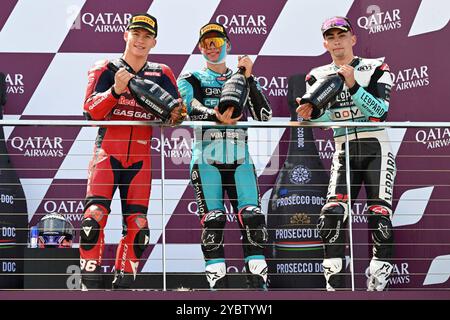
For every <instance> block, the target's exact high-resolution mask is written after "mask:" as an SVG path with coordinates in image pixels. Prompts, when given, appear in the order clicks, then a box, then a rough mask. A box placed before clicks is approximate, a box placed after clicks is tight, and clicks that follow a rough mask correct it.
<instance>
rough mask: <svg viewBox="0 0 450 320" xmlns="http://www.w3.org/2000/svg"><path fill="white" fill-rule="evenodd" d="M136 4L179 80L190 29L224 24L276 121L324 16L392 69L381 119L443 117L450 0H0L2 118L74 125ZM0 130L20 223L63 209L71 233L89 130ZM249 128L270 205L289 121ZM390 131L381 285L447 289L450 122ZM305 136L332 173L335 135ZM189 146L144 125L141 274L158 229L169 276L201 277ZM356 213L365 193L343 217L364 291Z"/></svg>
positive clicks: (158, 251) (113, 233) (448, 112)
mask: <svg viewBox="0 0 450 320" xmlns="http://www.w3.org/2000/svg"><path fill="white" fill-rule="evenodd" d="M135 12H149V13H151V14H152V15H154V16H156V17H157V19H158V25H159V26H158V42H157V45H156V47H155V48H154V49H153V50H152V52H151V54H150V56H149V60H151V61H155V62H160V63H165V64H167V65H168V66H170V67H171V69H172V70H173V72H174V73H175V76H178V75H179V74H180V73H182V72H185V71H189V70H195V69H199V68H202V67H203V66H204V60H203V57H202V56H201V54H200V53H199V51H198V49H197V48H196V42H197V40H198V32H199V29H200V27H201V26H203V25H204V24H206V23H208V22H219V23H221V24H223V25H225V27H226V28H227V30H228V33H229V36H230V39H231V42H232V51H231V54H230V55H229V56H228V59H227V63H228V66H229V67H230V68H232V69H236V64H237V57H238V55H242V54H248V55H249V56H250V57H251V58H252V59H253V61H254V63H255V64H254V69H253V73H254V74H255V75H256V76H257V78H258V81H259V83H260V85H261V86H262V88H263V90H264V92H265V94H266V95H267V97H268V98H269V100H270V102H271V104H272V108H273V110H274V117H275V119H274V120H273V121H281V120H284V121H287V120H288V119H290V111H289V108H288V103H287V92H288V78H289V77H290V76H292V75H295V74H306V73H308V71H309V70H310V69H311V68H313V67H316V66H320V65H323V64H326V63H329V62H330V57H329V54H328V53H327V52H325V49H324V47H323V44H322V36H321V33H320V25H321V22H322V21H323V20H325V19H326V18H328V17H331V16H334V15H344V16H348V17H349V18H350V20H351V22H352V23H353V26H354V29H355V33H356V36H357V44H356V46H355V48H354V52H355V54H357V55H359V56H362V57H367V58H378V57H384V59H385V62H386V63H387V64H389V66H390V70H391V74H392V78H393V80H394V87H393V90H392V95H391V96H392V100H391V104H390V110H389V117H388V121H449V120H450V108H449V107H448V101H450V91H449V90H448V75H449V71H450V63H449V61H448V59H447V57H446V56H445V54H446V53H447V52H449V51H450V42H449V41H448V39H449V36H450V32H449V31H450V30H449V26H448V21H449V17H450V3H449V2H448V1H446V0H422V1H421V0H396V1H392V0H390V1H388V0H371V1H366V0H360V1H354V0H338V1H336V0H317V1H307V0H266V1H259V0H247V1H242V0H192V1H186V0H129V1H120V0H39V1H36V0H2V1H1V3H0V71H1V72H3V73H5V74H6V82H7V93H8V102H7V104H6V106H5V108H4V113H5V116H4V118H5V119H71V120H73V119H80V120H81V119H84V118H83V116H82V104H83V99H84V92H85V89H86V85H87V71H88V70H89V68H90V67H91V66H92V65H93V64H94V63H95V62H96V61H97V60H100V59H113V58H117V57H119V56H120V55H121V53H122V52H123V50H124V40H123V32H124V30H125V28H126V25H127V22H128V19H129V18H130V16H131V14H132V13H135ZM277 118H278V119H277ZM4 131H5V136H6V144H7V149H8V152H9V154H10V158H11V162H12V165H13V167H14V168H15V170H16V173H17V175H18V177H19V179H20V182H21V184H22V187H23V190H24V193H25V197H26V200H27V210H28V220H29V223H30V225H34V224H35V223H36V222H37V221H38V219H39V217H41V216H42V215H44V214H46V213H49V212H59V213H62V214H64V215H65V216H66V217H67V218H68V219H69V220H71V221H72V222H73V224H74V226H75V227H76V228H79V226H80V221H81V219H82V212H83V199H84V196H85V192H86V178H87V168H88V162H89V160H90V158H91V155H92V151H93V147H94V139H95V136H96V133H97V129H96V128H77V127H64V128H61V127H57V128H50V127H26V126H20V127H19V126H17V127H5V128H4ZM249 132H250V133H249V134H250V137H249V140H250V142H249V147H250V152H251V154H252V157H253V160H254V162H255V165H256V169H257V173H258V176H259V183H260V192H261V196H262V197H263V208H264V210H265V211H266V212H267V204H268V202H269V198H270V195H271V192H272V189H273V185H274V182H275V180H276V177H277V175H278V172H279V170H280V168H281V167H282V166H283V163H284V161H285V158H286V150H287V148H286V146H283V143H280V142H282V141H284V140H286V139H289V134H288V132H287V131H286V130H285V129H254V128H252V129H250V130H249ZM389 135H390V137H391V140H392V141H393V146H394V152H395V154H396V155H397V165H398V169H399V171H398V174H397V179H396V187H395V189H394V198H395V200H394V211H395V214H394V225H395V229H396V242H397V243H399V244H400V245H398V246H397V248H396V255H395V257H396V258H395V269H394V274H393V277H392V279H391V287H394V288H422V287H426V288H439V287H448V286H449V284H450V282H449V280H448V279H449V276H450V246H449V245H448V244H449V243H450V233H449V232H448V230H449V229H450V209H449V203H450V200H449V199H450V188H449V187H448V183H449V182H448V181H450V170H449V169H450V164H449V163H450V162H449V159H448V157H449V155H450V146H449V145H450V128H426V129H424V128H411V129H392V130H389ZM315 137H316V146H317V149H318V152H319V155H320V157H321V159H322V160H323V163H324V167H325V170H327V171H328V170H329V167H330V160H331V156H332V153H333V151H334V143H333V140H332V137H331V130H322V129H317V130H315ZM191 144H192V130H191V128H180V129H176V130H174V129H170V130H165V131H164V139H161V134H160V130H159V129H156V130H154V137H153V138H152V141H151V146H152V158H153V159H152V160H153V161H152V162H153V169H154V171H153V181H152V195H151V199H150V202H149V215H148V218H149V222H150V227H151V246H150V248H149V249H148V250H147V251H146V252H145V256H144V258H145V259H147V260H146V261H145V263H142V264H141V271H142V272H160V271H162V246H161V243H162V230H163V228H165V230H166V237H165V239H166V243H167V246H166V251H165V253H166V258H167V259H168V260H167V271H168V272H186V273H190V272H201V271H203V268H204V261H203V257H202V252H201V249H200V245H199V239H200V227H199V221H198V216H197V206H196V203H195V200H194V191H193V188H192V186H191V185H190V184H189V161H190V158H191ZM162 151H164V154H163V155H164V161H165V172H164V175H165V180H164V188H162V185H163V184H162V175H161V167H162V166H161V162H160V159H161V152H162ZM299 161H301V160H299ZM360 197H361V198H364V194H361V195H360ZM163 198H164V210H165V212H164V216H163V214H162V201H161V199H163ZM115 199H116V200H114V201H113V205H112V212H111V215H110V217H109V220H108V224H107V231H106V242H107V243H108V244H109V245H108V247H107V250H106V253H105V258H106V259H110V258H112V257H113V255H114V252H115V248H116V246H115V244H116V243H117V242H118V241H119V239H120V237H121V228H122V218H121V214H120V202H119V200H118V199H119V197H118V193H117V194H116V195H115ZM299 199H301V197H300V198H299ZM226 209H227V212H228V225H227V233H226V236H225V242H226V243H230V244H239V243H240V232H239V230H238V225H237V222H236V217H235V212H233V210H232V208H231V206H230V205H229V204H228V202H227V203H226ZM366 213H367V208H366V205H365V201H364V200H361V201H357V202H356V204H355V207H354V218H353V223H354V225H353V227H354V228H353V229H354V236H353V240H354V242H355V247H354V249H355V250H354V258H355V259H354V262H355V272H356V274H357V275H356V287H357V288H364V287H365V286H366V279H367V278H366V268H367V266H368V262H369V261H368V259H369V258H370V255H371V252H370V246H369V245H368V243H370V242H371V240H370V238H369V234H368V232H367V230H366V229H367V216H366V215H365V214H366ZM226 254H227V258H229V260H228V270H229V272H236V271H241V270H242V269H243V266H244V263H243V261H242V249H241V246H240V245H228V246H227V247H226ZM112 264H113V263H112V262H111V261H110V260H105V266H104V271H105V272H109V271H111V268H112ZM288 269H290V268H286V270H288ZM297 272H301V271H297Z"/></svg>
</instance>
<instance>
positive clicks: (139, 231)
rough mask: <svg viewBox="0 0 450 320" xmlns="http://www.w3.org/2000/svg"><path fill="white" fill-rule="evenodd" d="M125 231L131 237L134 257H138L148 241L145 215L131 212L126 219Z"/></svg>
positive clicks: (148, 231) (148, 232) (148, 233)
mask: <svg viewBox="0 0 450 320" xmlns="http://www.w3.org/2000/svg"><path fill="white" fill-rule="evenodd" d="M126 223H127V233H130V236H131V237H133V236H134V239H133V250H134V254H135V255H136V258H138V259H139V258H140V257H141V256H142V254H143V253H144V251H145V249H146V248H147V246H148V244H149V241H150V230H149V229H148V221H147V217H146V216H145V215H144V214H141V213H138V214H132V215H130V216H129V217H127V219H126Z"/></svg>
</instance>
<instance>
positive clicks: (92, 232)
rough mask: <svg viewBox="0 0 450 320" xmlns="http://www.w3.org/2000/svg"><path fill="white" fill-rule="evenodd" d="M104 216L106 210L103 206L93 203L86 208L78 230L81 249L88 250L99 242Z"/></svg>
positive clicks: (104, 220)
mask: <svg viewBox="0 0 450 320" xmlns="http://www.w3.org/2000/svg"><path fill="white" fill-rule="evenodd" d="M106 216H107V212H106V209H104V208H103V207H100V206H96V205H93V206H90V207H89V208H87V209H86V212H85V214H84V217H83V220H82V221H81V230H80V246H81V247H82V248H83V249H85V250H90V249H92V248H93V247H94V246H95V245H96V244H97V243H98V242H99V240H100V234H101V232H102V230H103V228H104V226H105V224H106Z"/></svg>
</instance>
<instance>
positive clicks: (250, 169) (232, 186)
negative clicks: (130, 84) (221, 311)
mask: <svg viewBox="0 0 450 320" xmlns="http://www.w3.org/2000/svg"><path fill="white" fill-rule="evenodd" d="M230 48H231V44H230V40H229V38H228V35H227V33H226V30H225V28H224V27H223V26H222V25H220V24H217V23H208V24H206V25H205V26H203V27H202V28H201V29H200V38H199V49H200V51H201V53H202V54H203V56H204V58H205V59H206V68H205V69H203V70H199V71H194V72H188V73H185V74H182V75H181V76H180V77H179V78H178V87H179V91H180V94H181V96H182V98H183V100H184V102H185V104H186V106H187V109H188V113H189V117H190V119H191V120H193V121H215V122H217V123H220V124H229V125H234V124H236V122H237V121H238V120H240V121H245V120H246V113H247V110H249V111H250V114H251V116H252V117H253V119H255V120H258V121H268V120H270V119H271V117H272V110H271V107H270V105H269V102H268V101H267V99H266V97H265V96H264V94H263V93H262V92H261V89H260V87H259V85H258V83H257V81H256V80H255V79H254V77H253V75H252V73H251V71H252V66H253V62H252V61H251V60H250V58H249V57H247V56H242V57H239V62H238V67H244V68H245V77H246V79H247V85H248V87H249V98H248V100H247V103H246V108H244V112H243V114H242V115H240V116H237V117H235V118H233V117H232V116H233V115H232V114H233V109H234V108H233V107H229V108H228V109H226V111H225V112H223V113H219V111H218V107H217V106H218V104H219V99H220V94H221V90H222V86H223V85H224V83H225V82H226V80H227V79H229V78H230V77H231V76H232V74H233V73H232V71H231V70H230V69H228V68H227V66H226V64H225V59H226V56H227V53H228V52H229V50H230ZM191 182H192V185H193V186H194V189H195V195H196V200H197V204H198V210H199V216H200V218H201V225H202V236H201V245H202V251H203V254H204V258H205V262H206V276H207V280H208V282H209V285H210V287H211V289H217V288H224V287H226V286H227V284H226V277H225V276H226V264H225V254H224V247H223V232H224V227H225V223H226V214H225V208H224V203H223V198H224V193H225V191H226V192H227V195H228V198H229V199H230V201H231V203H232V205H233V208H234V210H235V212H238V215H237V217H238V222H239V226H240V228H241V232H242V244H243V250H244V258H245V265H246V270H247V285H248V287H249V288H263V289H264V288H266V287H267V263H266V261H265V257H264V244H265V243H266V242H267V230H266V223H265V218H264V214H263V213H262V212H261V207H260V197H259V189H258V184H257V177H256V174H255V167H254V165H253V162H252V160H251V158H250V155H249V152H248V147H247V129H245V128H224V127H222V128H213V127H209V128H208V127H200V128H196V129H195V143H194V146H193V154H192V161H191Z"/></svg>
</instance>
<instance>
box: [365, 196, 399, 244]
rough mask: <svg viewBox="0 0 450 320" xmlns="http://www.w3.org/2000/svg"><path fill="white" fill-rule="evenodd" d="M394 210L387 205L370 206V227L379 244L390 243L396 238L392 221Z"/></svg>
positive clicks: (374, 238)
mask: <svg viewBox="0 0 450 320" xmlns="http://www.w3.org/2000/svg"><path fill="white" fill-rule="evenodd" d="M391 215H392V210H391V209H389V208H387V207H385V206H379V205H377V206H371V207H369V228H370V230H371V231H372V237H373V240H374V241H375V243H377V244H385V243H386V244H389V243H392V242H393V240H394V232H393V228H392V222H391Z"/></svg>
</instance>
